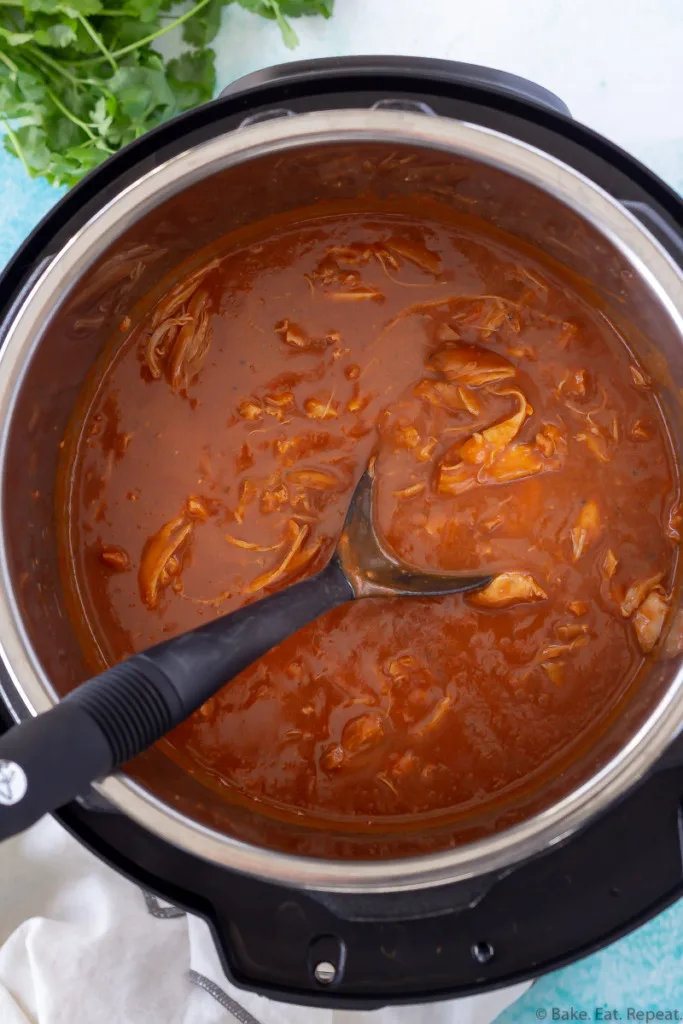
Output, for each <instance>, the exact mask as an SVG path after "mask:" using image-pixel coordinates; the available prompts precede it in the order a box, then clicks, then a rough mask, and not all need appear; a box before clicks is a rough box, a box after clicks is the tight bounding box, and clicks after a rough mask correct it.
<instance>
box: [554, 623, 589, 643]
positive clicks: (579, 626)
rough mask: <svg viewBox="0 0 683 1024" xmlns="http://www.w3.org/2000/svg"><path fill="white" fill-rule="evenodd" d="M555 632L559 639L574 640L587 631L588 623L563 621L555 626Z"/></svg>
mask: <svg viewBox="0 0 683 1024" xmlns="http://www.w3.org/2000/svg"><path fill="white" fill-rule="evenodd" d="M555 632H556V633H557V635H558V637H559V638H560V640H564V641H565V643H567V642H569V641H570V640H575V639H576V637H577V636H582V635H583V634H584V633H587V632H588V624H587V623H585V622H564V623H562V624H561V625H559V626H557V627H556V630H555Z"/></svg>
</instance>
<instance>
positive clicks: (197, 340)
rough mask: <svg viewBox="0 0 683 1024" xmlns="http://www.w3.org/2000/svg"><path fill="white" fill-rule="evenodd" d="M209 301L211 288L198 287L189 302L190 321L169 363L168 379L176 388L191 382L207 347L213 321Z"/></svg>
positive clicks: (176, 341)
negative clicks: (208, 289)
mask: <svg viewBox="0 0 683 1024" xmlns="http://www.w3.org/2000/svg"><path fill="white" fill-rule="evenodd" d="M208 302H209V295H208V292H206V291H205V290H204V289H203V288H198V289H197V291H196V292H195V293H194V295H193V296H192V298H191V299H190V301H189V303H188V307H187V315H188V322H187V323H185V324H183V326H182V327H181V328H180V331H179V332H178V336H177V338H176V339H175V341H174V343H173V348H172V349H171V351H170V353H169V356H168V361H167V365H166V372H167V374H168V380H169V383H170V384H171V386H172V387H174V388H177V389H182V388H186V387H187V386H188V384H190V382H191V381H192V380H193V378H194V377H196V375H197V374H198V373H199V370H200V368H201V365H202V362H203V360H204V356H205V355H206V353H207V351H208V348H209V343H210V337H209V328H210V324H211V318H210V316H209V312H208Z"/></svg>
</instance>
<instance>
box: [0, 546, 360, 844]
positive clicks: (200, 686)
mask: <svg viewBox="0 0 683 1024" xmlns="http://www.w3.org/2000/svg"><path fill="white" fill-rule="evenodd" d="M353 597H354V592H353V589H352V587H351V584H350V583H349V582H348V580H347V579H346V577H345V576H344V574H343V572H342V570H341V568H340V566H339V563H338V562H337V560H336V558H333V559H332V561H331V562H330V563H329V564H328V565H327V566H326V568H325V569H323V570H322V572H320V573H318V575H317V576H313V577H311V579H308V580H303V581H302V582H300V583H295V584H293V586H291V587H287V588H286V589H285V590H281V591H279V592H278V593H276V594H271V595H270V596H269V597H264V598H263V599H262V600H261V601H255V602H253V603H252V604H249V605H246V606H245V607H244V608H240V609H239V611H236V612H232V613H231V614H230V615H223V616H222V617H221V618H218V619H214V621H213V622H208V623H207V624H206V625H205V626H200V627H199V628H198V629H194V630H192V631H191V632H190V633H184V634H182V635H181V636H178V637H174V638H172V639H171V640H166V641H164V643H162V644H158V645H157V646H156V647H151V648H150V649H149V650H148V651H145V652H143V653H141V654H135V655H133V656H132V657H131V658H128V659H127V660H126V661H122V662H121V663H120V664H118V665H115V666H114V667H113V668H110V669H107V671H106V672H102V674H101V675H99V676H95V677H94V678H93V679H90V680H88V682H87V683H83V685H82V686H79V687H78V688H77V689H75V690H73V691H72V692H71V693H70V694H69V695H68V696H67V697H65V698H64V700H62V701H60V702H59V703H58V704H56V705H55V707H53V708H51V709H50V711H47V712H45V714H42V715H38V716H37V717H36V718H29V719H27V720H26V721H25V722H21V723H20V724H19V725H15V726H13V727H12V728H11V729H10V730H9V732H7V733H5V735H3V736H0V840H2V839H6V838H8V837H9V836H12V835H16V834H17V833H18V832H21V831H23V830H24V829H25V828H28V826H29V825H32V824H33V823H34V822H35V821H37V820H38V819H39V818H41V817H42V816H43V814H47V813H49V812H50V811H54V810H56V809H57V808H58V807H62V806H63V805H64V804H66V803H68V802H69V801H70V800H73V798H74V797H76V796H78V795H79V794H80V793H83V792H85V791H86V790H87V788H88V786H89V785H90V783H91V782H93V781H95V780H96V779H100V778H103V777H104V776H105V775H108V774H110V772H112V771H114V769H116V768H118V767H119V765H121V764H124V763H125V762H126V761H129V760H130V759H131V758H133V757H135V756H136V755H137V754H140V753H142V751H143V750H146V749H147V748H148V747H150V746H151V745H152V744H153V743H155V742H156V741H157V740H158V739H161V737H162V736H164V735H165V734H166V733H167V732H169V730H170V729H172V728H173V727H174V726H176V725H178V724H179V723H180V722H182V721H184V719H186V718H187V717H188V715H190V714H192V712H193V711H196V709H197V708H198V707H200V706H201V705H202V704H203V703H204V701H206V700H208V698H209V697H211V696H213V694H214V693H216V692H217V691H218V690H219V689H220V688H221V687H222V686H223V684H224V683H227V682H229V681H230V680H231V679H232V678H233V677H234V676H236V675H237V674H238V673H239V672H241V671H242V669H244V668H246V667H247V665H250V664H251V663H252V662H254V661H256V660H257V659H258V658H260V657H261V656H262V655H263V654H265V653H266V651H269V650H270V649H271V648H272V647H276V646H277V645H278V644H279V643H281V642H282V641H283V640H285V639H286V638H287V637H288V636H291V635H292V633H296V631H297V630H298V629H301V627H302V626H305V625H306V624H307V623H309V622H312V621H313V620H314V619H317V618H318V617H319V616H320V615H323V614H324V613H325V612H327V611H330V609H332V608H336V607H337V606H338V605H340V604H344V603H345V602H346V601H350V600H352V598H353Z"/></svg>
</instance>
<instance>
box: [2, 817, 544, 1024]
mask: <svg viewBox="0 0 683 1024" xmlns="http://www.w3.org/2000/svg"><path fill="white" fill-rule="evenodd" d="M0 943H2V945H1V947H0V1022H1V1024H489V1022H490V1021H492V1020H493V1019H494V1018H495V1017H496V1016H497V1015H498V1014H499V1013H500V1012H502V1010H503V1009H505V1007H506V1006H508V1005H509V1004H510V1003H511V1002H513V1000H514V999H516V998H517V997H518V996H519V995H521V994H522V992H524V991H525V990H526V988H527V987H528V986H527V985H517V986H514V987H512V988H509V989H504V990H499V991H497V992H493V993H490V994H487V995H484V996H477V997H474V998H470V999H463V1000H458V1001H453V1002H443V1003H430V1004H428V1005H424V1006H407V1007H386V1008H384V1009H382V1010H377V1011H374V1012H371V1013H359V1012H351V1011H339V1010H316V1009H309V1008H303V1007H300V1006H291V1005H289V1004H284V1003H278V1002H274V1001H273V1000H270V999H266V998H264V997H262V996H259V995H256V994H254V993H253V992H246V991H244V990H242V989H238V988H236V987H235V986H234V985H231V984H230V982H228V980H227V979H226V977H225V975H224V974H223V972H222V969H221V966H220V962H219V959H218V955H217V953H216V949H215V947H214V944H213V941H212V939H211V935H210V932H209V929H208V926H207V925H206V923H205V922H204V921H202V920H200V919H199V918H196V917H193V916H192V915H184V914H181V915H178V913H177V911H176V910H175V908H172V907H170V906H168V905H164V904H163V903H161V902H160V901H158V900H156V899H155V898H149V897H148V898H147V899H146V898H145V895H144V894H143V893H142V892H141V890H140V889H138V888H137V886H135V885H134V884H133V883H131V882H129V881H127V880H126V879H125V878H123V877H121V876H120V875H118V874H116V872H114V871H113V870H112V869H111V868H109V867H107V865H105V864H103V863H102V862H101V861H99V860H98V859H97V858H96V857H95V856H94V855H93V854H91V853H89V852H88V851H87V850H86V849H84V848H83V847H82V846H80V845H79V843H77V842H76V840H74V839H73V838H72V837H71V836H70V835H68V833H67V832H66V831H65V830H64V829H63V828H61V826H60V825H58V824H57V823H56V822H55V821H53V820H52V819H50V818H45V819H43V821H41V822H39V823H38V824H37V825H35V826H34V827H33V828H32V829H30V830H29V831H28V832H27V833H26V834H25V835H23V836H18V837H17V838H15V839H11V840H9V841H7V842H6V843H4V844H2V845H0Z"/></svg>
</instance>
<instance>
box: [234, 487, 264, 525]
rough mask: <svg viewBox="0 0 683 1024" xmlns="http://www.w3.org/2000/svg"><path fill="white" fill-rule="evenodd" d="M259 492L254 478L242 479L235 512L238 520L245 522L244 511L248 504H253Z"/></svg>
mask: <svg viewBox="0 0 683 1024" xmlns="http://www.w3.org/2000/svg"><path fill="white" fill-rule="evenodd" d="M258 494H259V489H258V487H257V486H256V484H255V483H254V482H253V481H252V480H243V481H242V483H241V484H240V489H239V497H238V504H237V508H236V509H235V511H234V513H233V515H234V517H235V521H236V522H238V523H240V524H241V523H243V522H244V513H245V511H246V507H247V505H251V503H252V502H253V501H255V500H256V498H257V497H258Z"/></svg>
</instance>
